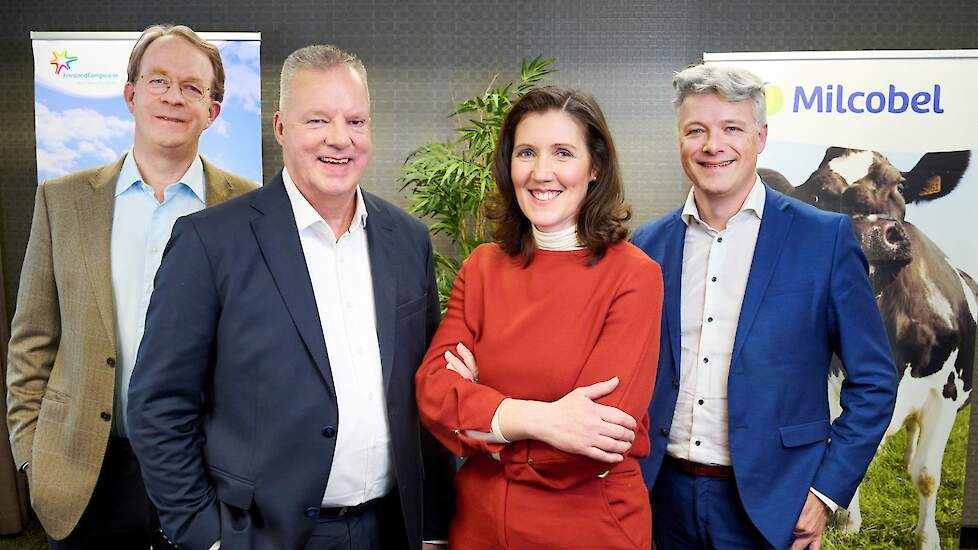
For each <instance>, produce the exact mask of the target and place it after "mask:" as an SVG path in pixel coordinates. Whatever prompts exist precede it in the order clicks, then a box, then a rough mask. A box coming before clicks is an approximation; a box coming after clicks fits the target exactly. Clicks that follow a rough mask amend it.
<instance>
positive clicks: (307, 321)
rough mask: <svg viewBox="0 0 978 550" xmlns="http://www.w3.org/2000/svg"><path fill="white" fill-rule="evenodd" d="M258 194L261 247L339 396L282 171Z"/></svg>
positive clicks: (299, 326) (255, 224) (297, 323)
mask: <svg viewBox="0 0 978 550" xmlns="http://www.w3.org/2000/svg"><path fill="white" fill-rule="evenodd" d="M254 197H255V198H254V199H253V200H252V203H251V206H252V208H254V209H255V210H257V211H259V212H261V213H262V214H263V215H262V216H259V217H257V218H255V219H254V220H252V222H251V228H252V230H253V231H254V233H255V238H256V239H257V240H258V247H259V248H260V249H261V253H262V256H263V257H264V258H265V264H266V265H268V270H269V271H270V272H271V274H272V278H273V279H274V280H275V286H276V287H277V288H278V291H279V293H280V294H281V295H282V299H283V300H284V301H285V306H286V307H287V308H288V310H289V313H290V314H291V316H292V321H293V322H294V323H295V326H296V329H298V331H299V336H300V337H301V338H302V341H303V343H304V344H305V345H306V349H308V350H309V355H311V356H312V358H313V361H315V363H316V368H317V369H318V370H319V373H320V374H321V375H322V377H323V381H325V383H326V387H327V389H328V390H329V393H330V394H331V395H332V396H333V397H335V396H336V389H335V388H334V386H333V375H332V372H331V371H330V367H329V357H328V356H327V355H326V341H325V339H324V338H323V327H322V324H321V323H320V321H319V310H318V309H317V307H316V295H315V293H314V292H313V290H312V281H311V280H310V279H309V269H308V267H307V266H306V258H305V255H304V254H303V252H302V243H301V242H300V241H299V232H298V230H297V229H296V225H295V214H294V213H293V212H292V203H291V202H289V197H288V195H287V194H286V192H285V183H284V182H283V181H282V174H281V173H279V174H278V175H277V176H276V177H275V178H274V179H273V180H272V181H271V183H269V184H268V185H266V186H265V187H262V188H261V189H260V190H258V191H256V192H255V193H254Z"/></svg>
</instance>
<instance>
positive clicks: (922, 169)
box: [901, 151, 971, 203]
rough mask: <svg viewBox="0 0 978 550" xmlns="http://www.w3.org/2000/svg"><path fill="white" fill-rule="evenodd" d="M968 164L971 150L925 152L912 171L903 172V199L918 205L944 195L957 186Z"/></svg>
mask: <svg viewBox="0 0 978 550" xmlns="http://www.w3.org/2000/svg"><path fill="white" fill-rule="evenodd" d="M970 161H971V151H949V152H945V153H927V154H926V155H924V156H922V157H920V160H919V161H917V165H916V166H914V167H913V170H910V171H909V172H904V173H903V177H904V182H903V189H902V190H901V194H903V199H904V200H905V201H907V202H908V203H911V202H918V203H919V202H927V201H932V200H934V199H939V198H941V197H943V196H944V195H947V194H948V193H950V192H951V191H954V189H955V188H956V187H957V186H958V183H959V182H960V181H961V176H963V175H964V172H965V170H967V169H968V165H969V164H970Z"/></svg>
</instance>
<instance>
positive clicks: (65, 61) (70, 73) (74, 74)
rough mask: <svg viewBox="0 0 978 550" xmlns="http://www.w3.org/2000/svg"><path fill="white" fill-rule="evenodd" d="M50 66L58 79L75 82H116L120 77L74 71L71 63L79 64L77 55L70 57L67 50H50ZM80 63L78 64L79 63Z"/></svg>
mask: <svg viewBox="0 0 978 550" xmlns="http://www.w3.org/2000/svg"><path fill="white" fill-rule="evenodd" d="M51 55H52V56H53V57H52V58H51V61H50V64H51V66H52V67H54V74H55V76H58V77H60V78H63V79H66V80H69V79H70V80H75V81H80V82H103V81H106V80H117V79H119V78H120V77H121V74H120V73H119V72H98V71H94V72H93V71H85V72H79V71H76V70H75V67H73V66H72V63H75V62H79V61H78V59H79V58H78V56H77V55H71V54H70V53H68V49H67V48H66V49H63V50H61V51H58V50H52V51H51ZM79 63H80V62H79Z"/></svg>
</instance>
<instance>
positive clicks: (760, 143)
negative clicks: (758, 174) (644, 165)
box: [757, 123, 767, 155]
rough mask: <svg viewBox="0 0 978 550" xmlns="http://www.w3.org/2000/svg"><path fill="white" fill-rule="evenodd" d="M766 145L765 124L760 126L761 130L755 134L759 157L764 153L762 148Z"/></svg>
mask: <svg viewBox="0 0 978 550" xmlns="http://www.w3.org/2000/svg"><path fill="white" fill-rule="evenodd" d="M765 145H767V123H765V124H764V126H761V129H760V130H759V131H758V132H757V154H758V155H760V154H761V153H763V152H764V146H765Z"/></svg>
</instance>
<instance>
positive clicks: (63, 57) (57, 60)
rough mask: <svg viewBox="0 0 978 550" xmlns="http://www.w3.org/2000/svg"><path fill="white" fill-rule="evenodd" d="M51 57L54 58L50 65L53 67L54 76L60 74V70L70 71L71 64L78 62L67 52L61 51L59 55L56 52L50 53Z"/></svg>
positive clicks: (76, 58)
mask: <svg viewBox="0 0 978 550" xmlns="http://www.w3.org/2000/svg"><path fill="white" fill-rule="evenodd" d="M51 55H53V56H54V58H53V59H52V60H51V64H52V65H54V74H61V71H62V69H68V70H69V71H70V70H71V64H72V63H73V62H74V61H77V60H78V57H76V56H73V55H69V54H68V50H61V52H60V53H59V52H58V51H57V50H55V51H52V52H51Z"/></svg>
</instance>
